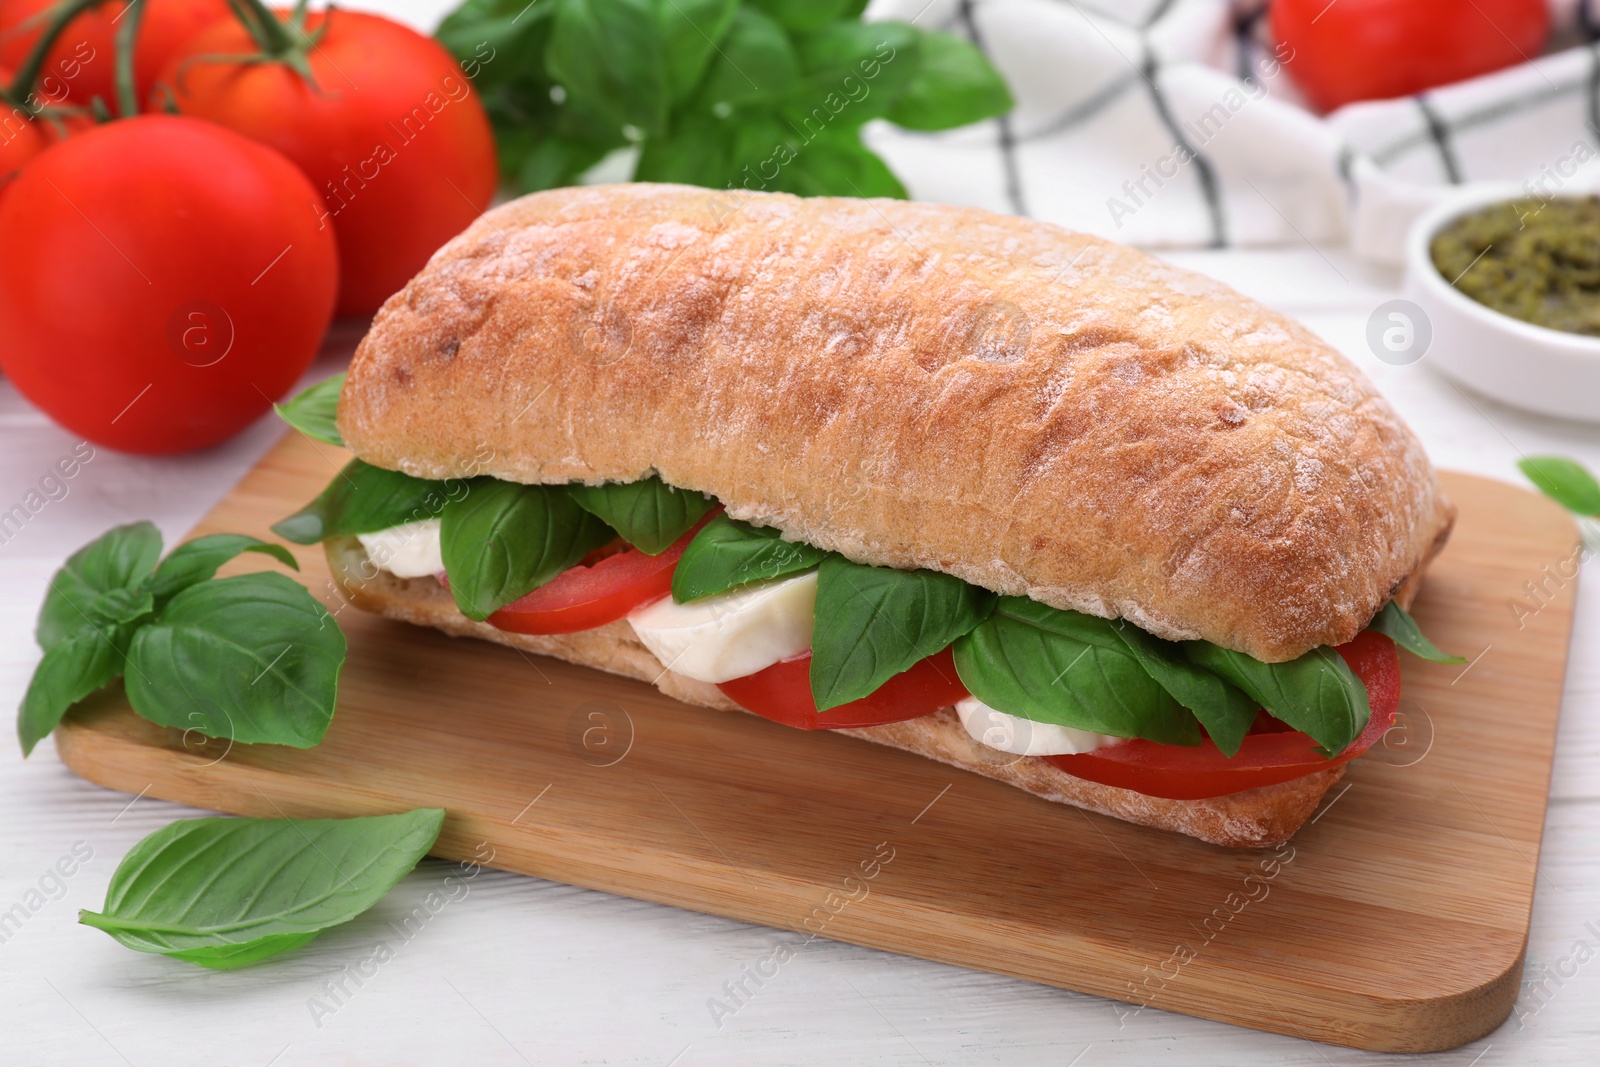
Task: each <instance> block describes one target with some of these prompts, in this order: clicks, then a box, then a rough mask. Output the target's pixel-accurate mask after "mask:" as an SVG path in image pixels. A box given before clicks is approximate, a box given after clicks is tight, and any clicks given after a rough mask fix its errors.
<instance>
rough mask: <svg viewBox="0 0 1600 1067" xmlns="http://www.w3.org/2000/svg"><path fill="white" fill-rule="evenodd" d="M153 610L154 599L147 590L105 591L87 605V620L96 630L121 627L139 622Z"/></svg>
mask: <svg viewBox="0 0 1600 1067" xmlns="http://www.w3.org/2000/svg"><path fill="white" fill-rule="evenodd" d="M155 610H156V602H155V597H153V596H151V595H150V590H148V589H107V590H106V591H105V592H104V593H101V594H100V595H99V596H97V597H95V598H94V603H92V604H90V605H89V618H90V619H91V620H93V622H94V625H95V627H96V628H98V627H100V626H101V625H102V624H103V625H106V626H123V625H127V624H130V623H136V622H140V621H142V620H144V619H145V618H147V617H148V616H150V615H152V614H154V613H155Z"/></svg>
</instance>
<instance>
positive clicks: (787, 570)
mask: <svg viewBox="0 0 1600 1067" xmlns="http://www.w3.org/2000/svg"><path fill="white" fill-rule="evenodd" d="M828 555H829V554H828V553H827V552H824V551H823V550H822V549H820V548H814V547H812V546H811V545H808V544H806V543H805V542H804V541H785V540H784V539H783V534H782V533H781V532H779V531H778V530H774V529H772V528H771V527H764V526H751V525H750V524H749V523H747V522H740V521H738V520H737V519H730V518H728V516H727V515H718V516H717V517H716V518H714V519H712V520H711V521H710V522H708V523H706V524H705V526H704V527H702V528H701V530H700V532H699V533H697V534H695V535H694V540H693V541H690V542H689V547H688V548H685V549H684V550H683V557H682V558H681V559H679V560H678V566H677V568H676V569H675V570H673V572H672V599H673V600H676V601H677V602H678V603H680V604H687V603H688V602H690V601H691V600H700V599H701V598H703V597H708V596H715V595H716V594H718V593H726V592H727V591H728V590H730V589H736V588H738V587H739V586H741V585H749V584H750V583H751V582H761V581H767V580H769V579H772V578H782V577H784V576H785V575H789V574H798V573H800V572H801V571H808V570H810V569H811V568H812V567H815V566H816V565H817V564H819V563H821V562H822V561H823V560H824V559H826V558H827V557H828Z"/></svg>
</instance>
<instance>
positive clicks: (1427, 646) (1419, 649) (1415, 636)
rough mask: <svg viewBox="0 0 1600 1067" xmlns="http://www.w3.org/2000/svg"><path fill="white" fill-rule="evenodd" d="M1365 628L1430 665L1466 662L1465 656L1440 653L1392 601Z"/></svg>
mask: <svg viewBox="0 0 1600 1067" xmlns="http://www.w3.org/2000/svg"><path fill="white" fill-rule="evenodd" d="M1367 628H1368V629H1369V630H1376V631H1378V632H1379V633H1380V634H1383V635H1384V636H1385V637H1387V638H1389V639H1390V640H1391V641H1393V642H1394V643H1395V644H1397V645H1399V646H1400V647H1401V648H1403V649H1405V650H1406V651H1407V652H1409V653H1411V654H1412V655H1413V656H1416V657H1417V658H1419V659H1425V660H1428V661H1429V662H1430V663H1465V662H1467V657H1465V656H1452V655H1449V654H1448V653H1446V652H1442V651H1440V649H1439V646H1438V645H1436V644H1434V643H1433V642H1432V641H1429V640H1428V638H1427V637H1426V636H1425V635H1424V634H1423V632H1422V627H1420V626H1418V625H1417V620H1416V619H1413V618H1412V617H1411V614H1410V613H1409V612H1408V611H1406V609H1405V608H1402V607H1401V606H1400V605H1399V604H1396V603H1395V602H1394V601H1392V600H1391V601H1389V602H1388V603H1387V604H1385V605H1384V606H1383V609H1382V610H1381V611H1379V612H1378V614H1377V615H1375V616H1374V617H1373V619H1372V621H1371V622H1370V623H1368V624H1367Z"/></svg>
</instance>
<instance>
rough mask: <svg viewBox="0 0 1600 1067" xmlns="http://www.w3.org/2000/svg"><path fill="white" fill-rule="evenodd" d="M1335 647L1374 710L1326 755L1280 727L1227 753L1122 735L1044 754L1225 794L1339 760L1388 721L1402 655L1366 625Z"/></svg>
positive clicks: (1070, 764) (1128, 780) (1142, 784)
mask: <svg viewBox="0 0 1600 1067" xmlns="http://www.w3.org/2000/svg"><path fill="white" fill-rule="evenodd" d="M1337 651H1338V653H1339V655H1341V656H1343V657H1344V661H1345V662H1346V663H1348V664H1349V665H1350V669H1351V670H1352V671H1354V672H1355V674H1356V677H1357V678H1360V679H1361V681H1362V682H1363V683H1364V684H1365V685H1366V687H1367V702H1368V704H1370V705H1371V707H1372V716H1371V718H1369V719H1368V720H1367V726H1366V729H1365V730H1363V731H1362V732H1361V735H1360V736H1359V737H1357V738H1356V739H1355V741H1353V742H1352V743H1351V744H1350V747H1349V748H1347V749H1345V750H1344V751H1343V752H1341V753H1339V755H1337V756H1335V757H1334V758H1332V759H1328V758H1327V757H1325V756H1323V755H1321V754H1320V753H1318V752H1317V751H1316V742H1315V741H1312V740H1311V738H1309V737H1307V736H1306V735H1305V734H1303V733H1300V732H1299V731H1298V730H1282V729H1279V730H1269V731H1267V732H1262V733H1252V734H1250V735H1249V736H1248V737H1246V738H1245V739H1244V744H1243V745H1241V746H1240V747H1239V751H1238V752H1237V753H1235V754H1234V755H1233V756H1224V755H1223V754H1222V753H1221V752H1220V751H1219V750H1218V749H1217V746H1216V743H1215V742H1213V741H1211V740H1210V739H1207V740H1205V741H1202V742H1201V743H1200V744H1199V745H1161V744H1157V743H1156V742H1154V741H1143V740H1135V741H1125V742H1123V743H1122V744H1120V745H1113V746H1111V747H1110V748H1103V749H1099V750H1097V751H1094V752H1085V753H1083V754H1081V755H1076V756H1046V757H1044V758H1045V759H1047V760H1049V761H1050V762H1051V763H1053V764H1055V765H1056V766H1057V767H1059V768H1061V769H1062V770H1064V771H1066V772H1067V773H1068V774H1071V775H1074V776H1076V777H1078V778H1087V779H1088V780H1089V781H1091V782H1100V783H1102V784H1104V785H1115V786H1120V787H1122V788H1123V789H1131V790H1133V791H1134V792H1136V793H1144V794H1145V795H1147V796H1153V797H1168V798H1170V799H1173V800H1199V799H1202V798H1204V797H1220V796H1226V795H1227V794H1229V793H1240V792H1243V791H1244V790H1246V789H1255V788H1257V787H1259V786H1263V785H1275V784H1277V783H1278V782H1288V781H1292V780H1293V779H1295V778H1303V777H1305V776H1306V775H1308V774H1312V773H1314V772H1316V771H1320V770H1325V769H1326V768H1328V767H1337V766H1338V765H1339V764H1341V763H1347V762H1349V761H1350V760H1352V759H1354V758H1355V757H1357V756H1359V755H1361V753H1363V752H1365V751H1366V750H1367V749H1369V748H1371V747H1372V746H1373V745H1374V744H1376V743H1377V742H1378V739H1379V738H1381V737H1383V735H1384V734H1385V733H1387V732H1388V730H1389V727H1391V726H1393V725H1394V717H1395V712H1396V711H1397V710H1398V709H1399V707H1400V657H1399V655H1398V654H1397V653H1396V652H1395V647H1394V642H1393V641H1391V640H1389V639H1388V638H1387V637H1385V636H1383V635H1382V634H1380V633H1376V632H1374V631H1372V630H1367V631H1365V632H1364V633H1361V634H1360V635H1358V636H1357V637H1356V639H1355V640H1354V641H1351V642H1350V643H1349V644H1347V645H1340V646H1339V648H1338V649H1337Z"/></svg>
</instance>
